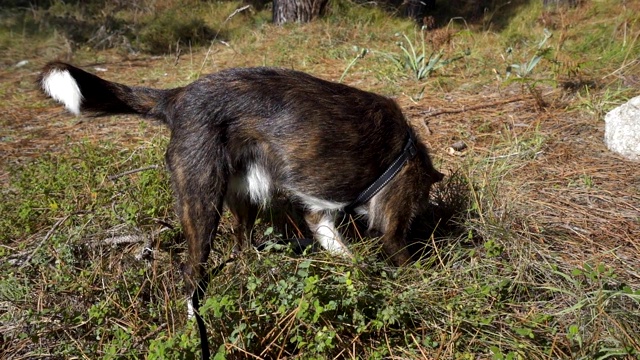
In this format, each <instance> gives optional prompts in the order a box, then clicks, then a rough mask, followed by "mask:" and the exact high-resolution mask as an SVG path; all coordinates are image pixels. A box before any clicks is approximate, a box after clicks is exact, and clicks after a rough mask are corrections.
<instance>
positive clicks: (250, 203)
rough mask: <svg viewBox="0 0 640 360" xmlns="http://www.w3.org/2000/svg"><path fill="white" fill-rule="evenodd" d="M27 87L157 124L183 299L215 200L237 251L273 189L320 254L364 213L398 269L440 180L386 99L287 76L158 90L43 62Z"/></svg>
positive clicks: (244, 73)
mask: <svg viewBox="0 0 640 360" xmlns="http://www.w3.org/2000/svg"><path fill="white" fill-rule="evenodd" d="M38 81H39V84H40V87H41V89H42V90H43V91H44V93H45V94H46V95H48V96H50V97H51V98H53V99H55V100H57V101H58V102H60V103H62V104H64V105H65V107H66V108H67V109H68V110H69V111H70V112H71V113H73V114H76V115H78V114H79V113H80V112H81V111H86V112H88V113H90V114H92V115H93V116H105V115H113V114H137V115H141V116H143V117H146V118H152V119H156V120H160V121H161V122H163V123H164V124H166V126H168V127H169V129H170V131H171V138H170V142H169V145H168V148H167V151H166V155H165V160H166V165H167V169H168V171H169V172H170V175H171V184H172V187H173V192H174V196H175V201H176V202H175V206H176V212H177V215H178V217H179V219H180V223H181V226H182V230H183V232H184V235H185V238H186V240H187V246H188V258H187V263H186V264H185V280H186V281H185V284H186V292H187V294H188V296H192V295H193V292H194V290H195V289H196V286H197V284H198V281H199V279H201V278H202V277H203V276H204V274H205V270H206V263H207V259H208V257H209V252H210V249H211V244H212V242H213V240H214V239H215V237H216V230H217V227H218V223H219V221H220V216H221V214H222V212H223V205H224V204H226V205H227V207H228V208H229V210H230V211H231V213H232V214H233V218H234V220H235V224H234V225H235V226H234V227H235V231H234V233H235V234H236V235H235V236H236V244H237V247H238V248H239V249H243V248H246V247H247V246H248V245H249V244H250V243H251V239H250V235H251V234H250V233H251V228H252V226H253V225H254V222H255V220H256V217H257V214H258V210H259V209H260V207H261V206H263V205H265V204H266V203H267V202H268V201H269V199H270V198H271V197H272V196H273V195H274V194H276V193H282V194H285V195H286V196H287V197H288V198H289V199H290V200H291V201H293V202H296V203H298V204H299V205H301V206H302V207H303V208H304V218H305V221H306V223H307V224H308V226H309V229H310V230H311V232H312V233H313V235H314V239H315V240H316V241H317V242H319V244H320V245H321V246H322V247H323V248H324V249H326V250H327V251H331V252H334V253H340V254H346V255H348V254H349V250H348V248H347V247H346V245H345V243H344V240H343V238H342V236H341V235H340V234H339V232H338V231H337V229H336V225H335V220H336V216H337V214H338V213H339V212H341V211H344V210H345V209H346V210H347V211H349V212H351V213H353V214H359V215H362V216H364V217H365V219H366V224H367V228H368V235H369V236H371V237H378V238H380V241H381V242H382V249H383V251H384V253H385V254H386V255H387V256H388V257H389V258H390V259H391V261H392V262H393V263H394V264H395V265H398V266H400V265H403V264H406V263H407V262H409V261H410V259H411V254H410V253H409V251H408V250H407V239H406V238H407V234H408V231H409V228H410V225H411V221H412V220H413V219H414V217H415V216H416V215H417V214H419V213H420V212H421V211H423V210H424V209H425V206H426V205H427V204H428V197H429V191H430V188H431V186H432V185H433V184H434V183H436V182H438V181H440V180H442V178H443V175H442V174H441V173H440V172H438V171H437V170H435V169H434V167H433V164H432V161H431V159H430V157H429V154H428V150H427V148H426V146H425V145H424V144H422V143H420V142H419V141H417V140H416V137H415V133H414V131H413V129H412V128H411V126H409V124H408V122H407V120H406V119H405V117H404V115H403V114H402V111H401V109H400V107H399V106H398V105H397V104H396V103H395V101H393V100H392V99H390V98H387V97H384V96H381V95H377V94H374V93H371V92H367V91H362V90H359V89H356V88H353V87H350V86H347V85H343V84H339V83H333V82H329V81H325V80H322V79H319V78H316V77H313V76H311V75H308V74H305V73H303V72H299V71H294V70H286V69H277V68H266V67H258V68H236V69H228V70H223V71H220V72H218V73H215V74H212V75H209V76H205V77H202V78H200V79H199V80H196V81H195V82H193V83H191V84H189V85H186V86H184V87H178V88H173V89H165V90H160V89H152V88H146V87H136V86H127V85H123V84H119V83H115V82H110V81H107V80H104V79H102V78H99V77H97V76H95V75H93V74H91V73H88V72H85V71H83V70H81V69H79V68H77V67H74V66H72V65H69V64H66V63H62V62H52V63H49V64H47V65H46V66H45V67H44V69H43V71H42V73H41V75H40V77H39V80H38ZM190 309H191V307H190ZM190 311H192V310H190Z"/></svg>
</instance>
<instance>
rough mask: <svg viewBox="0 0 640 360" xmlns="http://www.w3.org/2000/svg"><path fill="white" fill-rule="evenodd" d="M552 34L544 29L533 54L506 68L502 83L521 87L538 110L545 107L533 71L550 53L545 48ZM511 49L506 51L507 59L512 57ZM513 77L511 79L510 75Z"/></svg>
mask: <svg viewBox="0 0 640 360" xmlns="http://www.w3.org/2000/svg"><path fill="white" fill-rule="evenodd" d="M552 35H553V34H552V33H551V32H550V31H549V30H547V29H544V36H543V38H542V40H540V41H539V42H538V43H537V45H536V47H535V52H534V54H533V55H532V56H531V57H530V58H529V59H528V60H526V59H525V60H524V61H523V62H521V63H519V64H510V65H508V66H507V69H506V75H505V78H504V81H505V82H506V83H507V84H509V83H512V82H516V83H519V84H520V86H521V87H522V90H523V92H525V91H526V92H528V93H529V94H531V95H532V96H533V97H534V99H535V100H536V104H537V105H538V108H543V107H545V106H546V103H545V101H544V100H543V99H542V96H541V95H540V92H539V91H538V89H537V88H536V86H537V85H538V84H539V83H540V82H541V81H542V80H541V79H538V78H536V77H535V76H534V69H535V68H536V66H537V65H538V63H539V62H540V60H542V59H544V58H546V57H548V56H549V54H550V53H551V51H552V48H551V47H549V46H547V45H546V43H547V41H548V40H549V39H550V38H551V36H552ZM513 51H514V50H513V48H511V47H509V48H508V49H507V59H511V57H512V56H513ZM512 74H513V75H514V76H515V77H512V76H511V75H512Z"/></svg>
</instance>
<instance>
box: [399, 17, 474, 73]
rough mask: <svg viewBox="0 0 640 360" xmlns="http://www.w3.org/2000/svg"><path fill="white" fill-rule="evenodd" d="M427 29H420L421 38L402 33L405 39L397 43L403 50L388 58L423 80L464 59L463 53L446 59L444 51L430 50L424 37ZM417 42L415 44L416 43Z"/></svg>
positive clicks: (400, 67)
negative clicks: (410, 37)
mask: <svg viewBox="0 0 640 360" xmlns="http://www.w3.org/2000/svg"><path fill="white" fill-rule="evenodd" d="M424 33H425V29H424V28H423V29H421V30H420V38H419V39H417V38H415V37H414V41H411V39H409V37H408V36H407V35H406V34H402V37H403V40H401V41H399V42H398V43H397V44H398V46H399V47H400V49H401V50H402V53H401V54H399V55H389V56H388V58H389V59H390V60H391V61H392V62H393V63H394V64H395V65H396V66H397V67H398V68H399V69H401V70H409V71H410V72H411V73H412V75H413V76H414V77H415V79H416V80H423V79H425V78H427V77H429V76H431V75H432V74H433V73H434V72H435V71H437V70H439V69H441V68H443V67H445V66H447V65H449V64H451V63H453V62H455V61H457V60H460V59H462V58H463V57H464V56H465V55H469V53H468V52H466V53H465V54H463V55H457V56H454V57H452V58H449V59H444V58H443V57H444V51H443V50H439V51H435V50H434V51H432V52H430V53H429V52H428V51H427V48H426V43H425V39H424ZM414 43H415V44H414Z"/></svg>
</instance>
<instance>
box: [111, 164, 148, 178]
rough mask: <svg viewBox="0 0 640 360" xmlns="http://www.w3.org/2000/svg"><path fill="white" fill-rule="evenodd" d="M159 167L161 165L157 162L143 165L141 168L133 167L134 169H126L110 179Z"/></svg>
mask: <svg viewBox="0 0 640 360" xmlns="http://www.w3.org/2000/svg"><path fill="white" fill-rule="evenodd" d="M158 167H159V166H158V165H157V164H155V165H149V166H146V167H142V168H139V169H133V170H129V171H125V172H123V173H120V174H116V175H111V176H109V180H115V179H117V178H121V177H123V176H127V175H131V174H134V173H137V172H140V171H147V170H154V169H157V168H158Z"/></svg>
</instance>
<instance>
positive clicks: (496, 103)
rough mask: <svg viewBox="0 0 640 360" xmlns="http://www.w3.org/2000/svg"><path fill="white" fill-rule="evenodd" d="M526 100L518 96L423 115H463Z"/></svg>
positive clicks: (428, 116) (427, 116)
mask: <svg viewBox="0 0 640 360" xmlns="http://www.w3.org/2000/svg"><path fill="white" fill-rule="evenodd" d="M526 99H527V98H526V97H523V96H518V97H515V98H511V99H507V100H501V101H494V102H491V103H487V104H482V105H475V106H469V107H463V108H462V109H448V110H439V111H435V112H432V113H427V112H423V113H422V114H424V115H425V118H430V117H434V116H439V115H442V114H459V113H463V112H466V111H474V110H480V109H484V108H488V107H492V106H498V105H505V104H510V103H514V102H518V101H524V100H526Z"/></svg>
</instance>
